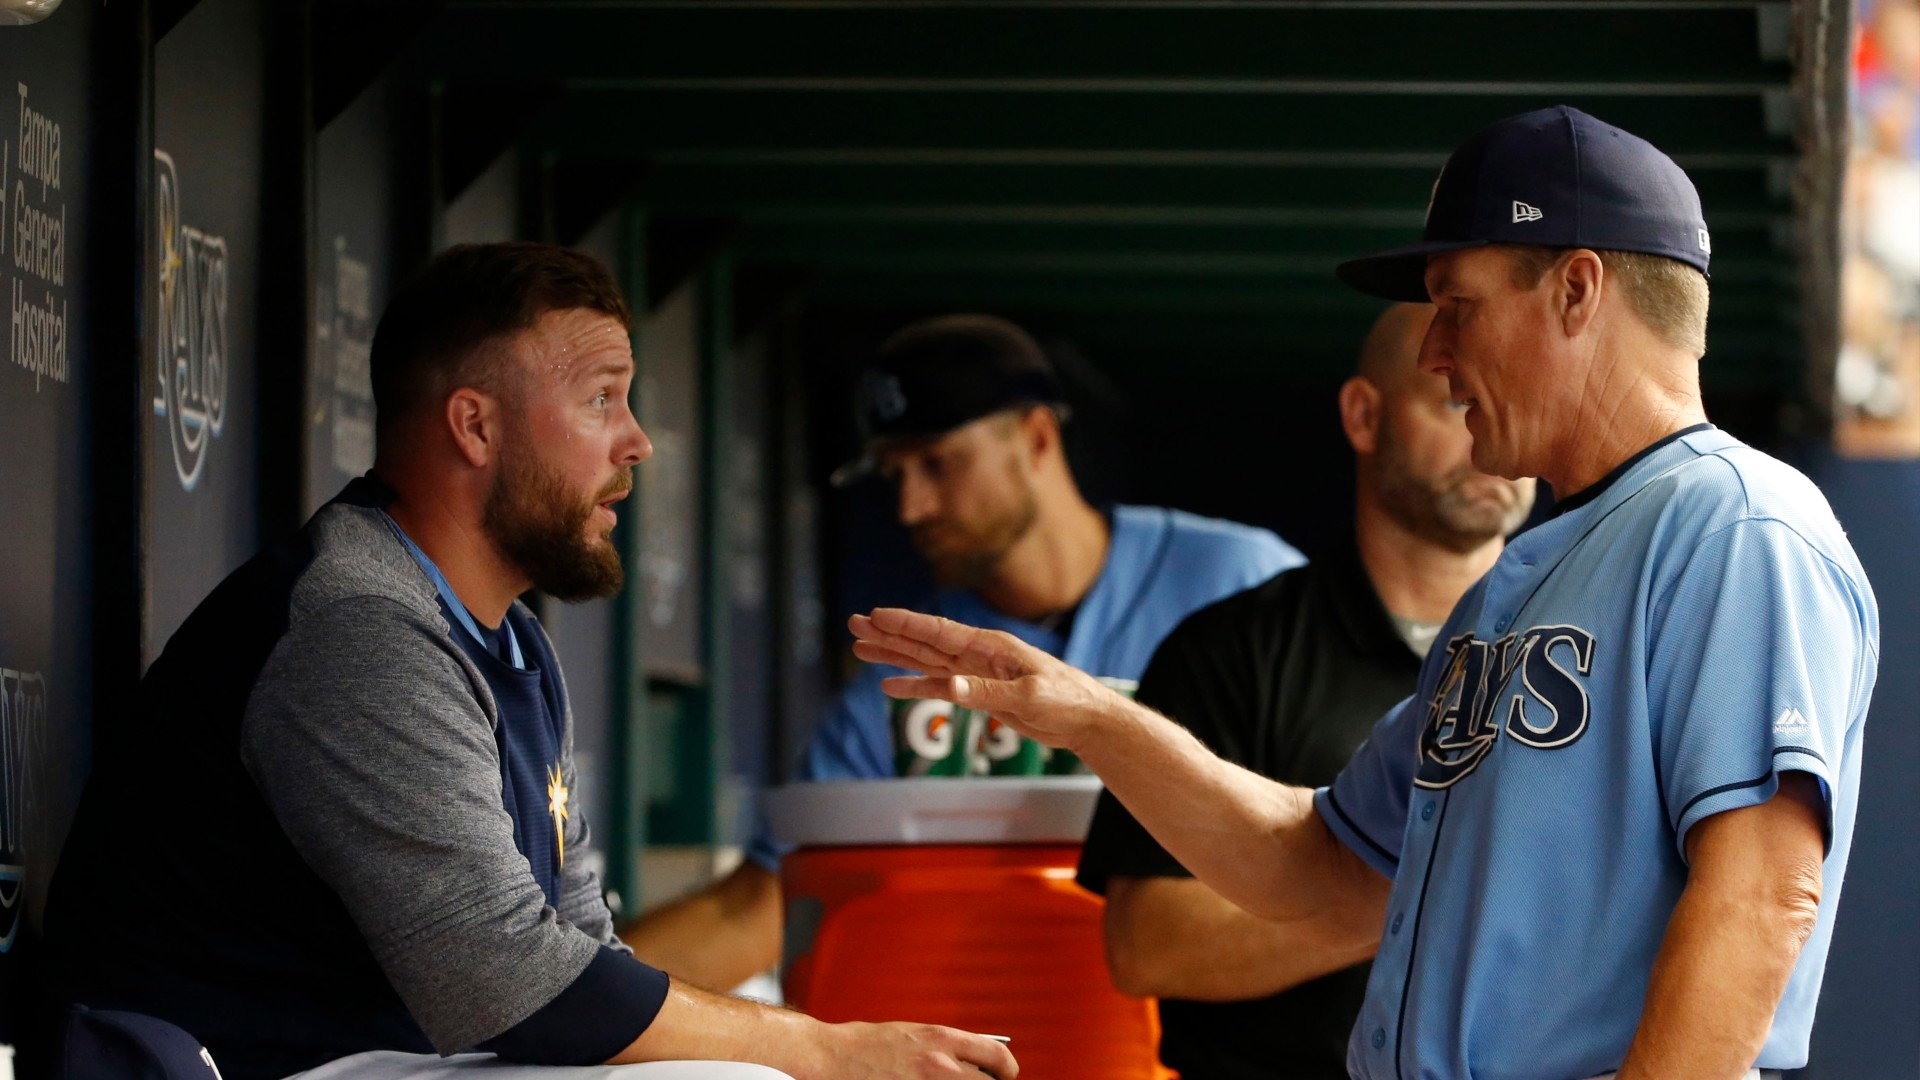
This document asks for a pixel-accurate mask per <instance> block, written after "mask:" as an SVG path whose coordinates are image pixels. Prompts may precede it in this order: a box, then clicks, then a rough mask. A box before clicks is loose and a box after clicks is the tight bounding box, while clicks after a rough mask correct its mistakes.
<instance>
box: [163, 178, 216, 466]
mask: <svg viewBox="0 0 1920 1080" xmlns="http://www.w3.org/2000/svg"><path fill="white" fill-rule="evenodd" d="M153 223H154V233H153V271H154V280H155V282H156V285H157V287H158V292H157V295H156V296H155V298H154V299H155V302H156V312H157V314H158V319H157V322H158V326H157V327H156V329H155V333H154V343H155V348H154V351H155V356H154V362H155V365H154V375H155V377H156V379H157V382H156V384H155V393H154V397H153V415H154V416H156V417H160V418H162V419H164V420H165V421H166V424H167V435H168V439H169V441H170V442H171V443H172V444H173V467H174V471H175V472H176V473H177V474H178V475H179V477H180V486H181V487H182V488H184V489H185V490H187V491H192V490H193V489H194V486H195V485H197V484H198V483H199V482H200V477H201V476H202V475H203V474H204V473H205V472H206V467H207V451H208V449H209V448H210V446H211V445H212V443H213V440H214V439H217V438H219V436H220V427H221V424H222V423H223V422H224V421H225V419H226V408H227V360H228V356H227V241H226V239H225V238H224V237H219V236H212V235H209V234H207V233H204V232H202V231H200V230H199V229H196V228H194V227H193V226H191V225H188V224H187V223H186V222H184V221H182V220H181V219H180V173H179V170H178V169H176V168H175V167H174V164H173V156H172V155H171V154H168V153H167V152H166V151H164V150H160V149H157V148H156V149H155V150H154V152H153Z"/></svg>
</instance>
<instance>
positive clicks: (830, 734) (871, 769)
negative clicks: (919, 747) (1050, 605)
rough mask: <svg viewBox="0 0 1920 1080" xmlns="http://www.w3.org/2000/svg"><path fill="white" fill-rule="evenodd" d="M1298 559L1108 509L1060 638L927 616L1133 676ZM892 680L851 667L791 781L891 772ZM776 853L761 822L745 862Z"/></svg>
mask: <svg viewBox="0 0 1920 1080" xmlns="http://www.w3.org/2000/svg"><path fill="white" fill-rule="evenodd" d="M1304 562H1306V558H1305V557H1304V556H1302V555H1301V554H1300V553H1299V552H1298V551H1295V550H1294V549H1293V548H1292V547H1289V546H1288V545H1287V544H1286V543H1285V542H1284V541H1282V540H1281V539H1280V538H1279V537H1278V536H1275V535H1274V534H1273V533H1271V532H1268V531H1267V530H1265V529H1256V528H1253V527H1252V526H1248V525H1240V524H1236V523H1234V522H1229V521H1220V520H1217V519H1214V518H1203V517H1198V516H1196V515H1193V514H1188V513H1185V512H1183V511H1179V510H1167V509H1163V508H1161V507H1155V506H1118V507H1115V508H1114V511H1113V535H1112V539H1111V541H1110V543H1109V544H1108V547H1107V560H1106V563H1105V565H1104V566H1103V567H1102V568H1101V570H1100V576H1099V577H1098V578H1096V579H1095V580H1094V583H1093V588H1091V589H1089V590H1088V591H1087V595H1086V596H1085V597H1083V598H1082V599H1081V601H1080V607H1079V609H1078V610H1077V611H1076V612H1075V614H1074V618H1073V625H1072V627H1071V632H1070V635H1069V636H1068V638H1067V639H1066V640H1064V641H1063V640H1062V639H1061V636H1060V634H1059V633H1058V632H1056V631H1053V630H1049V629H1046V628H1044V627H1040V626H1036V625H1034V624H1032V623H1029V622H1024V621H1022V620H1020V619H1015V618H1012V617H1011V616H1008V615H1004V614H1002V613H1000V612H999V611H996V610H994V609H993V608H992V607H990V606H988V605H987V603H986V601H984V600H982V599H980V597H979V596H978V595H976V594H974V593H971V592H943V593H940V594H938V596H937V597H936V599H935V601H934V604H933V605H932V610H933V612H934V613H935V614H938V615H943V616H945V617H947V618H949V619H954V620H956V621H959V622H964V623H967V624H969V625H972V626H983V627H987V628H989V629H994V630H1004V631H1006V632H1008V633H1010V634H1013V635H1014V636H1016V637H1018V638H1020V639H1021V640H1022V641H1025V642H1027V643H1028V644H1030V645H1033V646H1034V647H1035V648H1039V649H1044V650H1046V651H1047V652H1049V653H1051V654H1053V655H1054V656H1058V657H1061V658H1062V659H1064V660H1065V661H1066V662H1067V663H1069V664H1072V665H1073V666H1074V667H1077V668H1079V669H1081V670H1082V671H1085V672H1088V673H1089V674H1092V675H1101V676H1109V677H1112V678H1117V679H1138V678H1139V677H1140V673H1141V672H1143V671H1145V670H1146V667H1147V661H1148V660H1149V659H1150V658H1152V656H1153V650H1154V649H1156V648H1158V647H1159V645H1160V641H1161V639H1162V638H1164V637H1166V636H1167V634H1168V633H1170V632H1171V631H1172V630H1173V628H1174V627H1175V626H1178V625H1179V624H1180V621H1181V620H1182V619H1184V618H1186V617H1187V616H1188V615H1190V614H1192V613H1193V612H1194V611H1197V610H1198V609H1200V608H1203V607H1205V606H1206V605H1208V604H1211V603H1213V602H1214V601H1215V600H1219V599H1221V598H1223V597H1226V596H1230V595H1232V594H1234V593H1237V592H1240V591H1241V590H1243V589H1250V588H1252V587H1253V586H1255V585H1258V584H1260V583H1261V582H1263V581H1265V580H1267V579H1268V578H1270V577H1272V576H1273V575H1275V574H1278V573H1280V572H1281V571H1283V570H1290V569H1292V568H1293V567H1296V566H1299V565H1301V564H1302V563H1304ZM897 674H900V670H899V669H898V668H892V667H887V666H884V665H879V664H868V665H866V666H865V667H863V668H862V669H861V671H860V674H859V676H858V677H856V678H855V679H854V681H853V682H852V683H851V684H850V685H849V686H848V687H847V688H846V690H845V691H844V692H843V693H842V694H841V695H840V698H839V700H838V701H836V702H835V703H834V705H833V707H832V709H831V710H830V711H828V713H827V715H826V716H825V718H824V719H822V721H821V723H820V727H819V729H818V730H816V731H815V732H814V736H813V741H812V742H811V743H809V744H808V746H807V751H806V755H805V756H804V757H802V758H801V760H800V765H799V769H798V771H797V772H796V774H795V776H794V779H795V780H796V781H804V780H872V779H879V778H882V777H890V776H892V775H894V758H893V731H892V721H891V719H890V712H889V710H888V699H887V696H886V695H885V694H883V693H882V692H881V690H880V680H881V679H883V678H886V677H888V676H890V675H897ZM786 850H787V849H786V848H785V847H784V846H783V845H780V844H777V843H775V842H774V841H773V839H772V837H771V836H770V835H769V834H768V829H767V827H766V825H765V823H764V822H763V823H762V825H761V828H760V831H759V833H758V834H757V835H756V836H755V837H754V838H753V841H752V843H751V844H750V845H749V846H748V848H747V857H748V858H750V859H752V860H754V861H755V862H757V863H759V864H760V865H761V866H764V867H766V868H767V869H769V870H771V869H774V868H776V867H777V866H778V865H779V861H780V856H781V855H783V854H785V852H786Z"/></svg>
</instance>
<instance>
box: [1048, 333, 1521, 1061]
mask: <svg viewBox="0 0 1920 1080" xmlns="http://www.w3.org/2000/svg"><path fill="white" fill-rule="evenodd" d="M1432 317H1433V309H1432V307H1431V306H1429V305H1426V304H1401V305H1397V306H1395V307H1393V308H1390V309H1388V311H1387V312H1386V313H1384V314H1383V315H1382V316H1381V317H1380V319H1379V321H1378V322H1377V323H1376V324H1375V326H1374V328H1373V331H1372V333H1370V334H1369V335H1368V336H1367V340H1366V343H1365V344H1364V346H1363V347H1362V349H1361V354H1360V362H1359V370H1358V373H1357V374H1355V375H1354V377H1353V378H1351V379H1349V380H1348V381H1347V383H1346V384H1345V385H1344V386H1342V387H1341V389H1340V399H1339V402H1340V418H1341V423H1342V425H1343V426H1344V427H1345V429H1346V433H1347V439H1348V441H1349V442H1351V443H1352V444H1353V449H1354V454H1355V457H1356V459H1357V460H1356V464H1357V469H1356V472H1357V483H1356V485H1355V486H1356V492H1355V495H1356V507H1355V514H1354V532H1353V534H1352V535H1351V536H1350V537H1349V538H1348V539H1346V540H1344V541H1343V542H1342V543H1341V544H1340V545H1339V546H1338V547H1336V548H1334V549H1333V550H1330V551H1327V552H1323V553H1321V554H1320V555H1319V556H1318V557H1316V558H1315V559H1314V561H1313V562H1312V563H1311V564H1309V565H1308V566H1305V567H1302V568H1299V569H1296V570H1291V571H1288V572H1287V573H1284V574H1281V575H1279V576H1278V577H1276V578H1274V579H1273V580H1271V581H1268V582H1266V583H1265V584H1262V585H1258V586H1256V587H1254V588H1252V589H1249V590H1247V591H1246V592H1243V593H1239V594H1237V595H1234V596H1231V597H1228V598H1227V599H1225V600H1222V601H1219V602H1218V603H1215V604H1213V605H1212V606H1210V607H1207V608H1203V609H1201V610H1200V611H1198V612H1195V613H1194V614H1193V615H1191V616H1189V617H1188V618H1187V620H1186V621H1185V622H1183V623H1182V624H1181V625H1180V627H1179V628H1178V629H1176V630H1175V631H1174V632H1173V633H1172V634H1171V635H1169V636H1168V638H1167V640H1166V641H1165V642H1163V643H1162V644H1161V646H1160V648H1159V650H1158V651H1157V652H1155V653H1154V657H1153V661H1152V662H1151V663H1150V664H1149V665H1148V667H1147V671H1146V674H1145V676H1144V677H1143V678H1142V679H1141V682H1140V690H1139V700H1140V701H1141V702H1143V703H1144V704H1147V705H1149V706H1151V707H1152V708H1154V709H1157V710H1159V711H1161V712H1163V713H1165V714H1166V715H1168V716H1170V717H1172V718H1174V719H1175V720H1178V721H1180V722H1181V723H1182V724H1184V725H1186V727H1187V728H1188V729H1190V730H1191V731H1193V733H1194V734H1195V735H1197V736H1199V738H1200V739H1201V740H1202V741H1203V742H1205V743H1206V744H1207V745H1208V746H1209V747H1211V748H1212V749H1213V750H1214V751H1215V752H1216V753H1218V754H1220V756H1222V757H1224V758H1227V759H1228V760H1230V761H1234V762H1237V763H1239V764H1242V765H1245V766H1247V767H1248V768H1250V769H1253V770H1255V771H1258V772H1261V773H1264V774H1265V775H1267V776H1271V777H1274V778H1276V779H1279V780H1283V781H1286V782H1287V783H1290V784H1300V785H1305V786H1309V787H1311V786H1316V785H1320V784H1325V783H1328V782H1330V781H1331V780H1332V779H1333V778H1334V776H1335V774H1337V773H1338V772H1339V771H1340V768H1341V766H1343V765H1345V764H1346V762H1347V758H1348V757H1350V756H1351V755H1352V754H1353V751H1354V749H1355V748H1356V747H1358V746H1359V745H1360V743H1361V741H1362V740H1364V739H1365V738H1366V737H1367V733H1368V732H1369V731H1370V730H1371V728H1372V726H1373V724H1374V721H1376V720H1378V719H1379V718H1380V717H1381V716H1382V715H1384V714H1385V713H1386V712H1387V710H1388V709H1389V708H1390V707H1392V706H1393V705H1394V704H1395V703H1397V702H1398V701H1400V699H1402V698H1404V697H1406V696H1407V695H1408V694H1410V693H1412V692H1413V689H1414V682H1415V679H1416V678H1417V677H1418V675H1419V673H1420V661H1421V659H1422V658H1423V657H1424V656H1425V655H1426V651H1427V649H1428V647H1429V646H1431V645H1432V643H1433V638H1434V635H1435V633H1436V632H1437V631H1438V630H1439V628H1440V624H1441V623H1442V622H1443V621H1444V620H1445V618H1446V616H1447V613H1448V612H1449V611H1451V610H1452V609H1453V605H1454V603H1455V602H1456V601H1458V600H1459V598H1460V595H1461V594H1462V593H1464V592H1465V591H1466V589H1467V587H1468V586H1469V585H1471V584H1472V583H1473V582H1474V581H1475V580H1476V579H1477V578H1479V577H1480V575H1481V574H1483V573H1485V572H1486V570H1487V568H1488V567H1489V566H1491V565H1492V564H1493V561H1494V559H1495V557H1496V556H1497V555H1498V554H1499V552H1500V548H1501V544H1502V542H1503V539H1504V537H1505V536H1506V534H1507V533H1509V532H1511V531H1512V530H1513V529H1514V528H1515V527H1517V526H1518V525H1519V523H1520V522H1521V521H1523V520H1524V519H1525V518H1526V516H1527V513H1528V511H1529V510H1530V509H1531V508H1532V505H1533V481H1531V480H1521V481H1508V480H1502V479H1499V478H1497V477H1492V476H1488V475H1486V474H1484V473H1481V472H1479V471H1477V470H1475V469H1474V468H1473V465H1472V462H1471V461H1470V460H1469V453H1470V451H1471V448H1472V440H1471V438H1470V436H1469V435H1468V434H1467V429H1466V425H1465V423H1463V422H1462V418H1461V410H1460V409H1458V408H1456V407H1455V406H1454V405H1453V404H1452V403H1451V402H1450V401H1449V400H1448V397H1447V384H1446V380H1444V379H1441V378H1438V377H1436V376H1432V375H1427V374H1423V373H1421V372H1420V371H1419V370H1418V369H1417V368H1416V366H1415V360H1416V358H1417V356H1418V354H1419V351H1420V342H1421V339H1422V337H1424V335H1425V334H1426V329H1427V324H1428V322H1429V321H1431V319H1432ZM1079 880H1080V883H1081V884H1082V885H1084V886H1086V887H1087V888H1089V889H1092V890H1093V891H1095V892H1100V893H1104V894H1106V896H1107V910H1106V923H1105V927H1106V941H1107V958H1108V963H1109V966H1110V967H1111V968H1112V971H1113V978H1114V984H1115V985H1116V986H1118V987H1119V988H1120V989H1121V990H1123V991H1125V992H1127V993H1130V994H1138V995H1141V996H1148V995H1157V996H1159V997H1160V998H1162V1001H1161V1003H1160V1016H1161V1023H1162V1027H1163V1034H1162V1038H1161V1045H1160V1056H1161V1060H1162V1061H1164V1062H1165V1063H1166V1064H1167V1065H1168V1066H1169V1067H1171V1068H1174V1069H1177V1070H1178V1071H1179V1072H1180V1074H1181V1075H1182V1077H1184V1078H1185V1080H1255V1078H1261V1080H1274V1078H1314V1080H1319V1078H1322V1077H1325V1078H1327V1080H1337V1078H1344V1077H1346V1075H1347V1067H1346V1053H1347V1036H1348V1033H1349V1032H1350V1031H1351V1030H1352V1027H1353V1018H1354V1015H1355V1014H1356V1013H1357V1012H1358V1011H1359V1009H1360V1005H1361V1001H1362V999H1363V998H1364V997H1365V995H1366V983H1367V964H1366V963H1365V961H1366V960H1367V958H1368V957H1369V956H1371V955H1372V948H1371V947H1368V948H1366V949H1362V950H1346V951H1341V950H1338V949H1329V948H1326V947H1323V946H1321V945H1318V944H1317V943H1315V942H1314V941H1312V940H1311V939H1308V938H1303V937H1302V936H1300V935H1298V934H1296V933H1293V932H1291V931H1290V928H1289V926H1288V925H1287V924H1284V923H1274V922H1269V921H1267V920H1264V919H1261V918H1258V917H1256V916H1253V915H1249V914H1247V913H1246V912H1245V911H1242V910H1241V909H1240V908H1238V907H1236V906H1234V905H1233V904H1232V903H1231V902H1229V901H1227V900H1225V899H1223V898H1222V897H1220V896H1219V895H1218V894H1217V893H1214V892H1213V891H1212V890H1211V889H1209V888H1207V887H1206V886H1205V885H1203V884H1201V883H1200V882H1198V881H1195V880H1194V879H1193V878H1192V876H1191V875H1189V874H1188V872H1187V871H1186V869H1185V868H1183V867H1182V866H1181V865H1180V864H1179V862H1177V861H1176V860H1175V859H1174V858H1173V857H1172V856H1171V855H1169V854H1167V852H1166V850H1165V849H1163V848H1162V847H1161V846H1160V845H1159V844H1158V843H1156V842H1155V841H1154V839H1153V838H1152V837H1151V836H1149V835H1148V834H1147V832H1146V830H1145V829H1143V828H1141V827H1140V824H1139V823H1138V822H1137V821H1135V820H1134V818H1133V816H1132V815H1131V814H1129V813H1128V812H1127V810H1126V809H1125V807H1123V806H1121V805H1120V803H1119V802H1118V801H1116V800H1114V799H1113V798H1112V797H1111V796H1109V795H1103V796H1102V797H1101V800H1100V805H1099V808H1098V809H1097V811H1096V812H1095V814H1094V820H1093V826H1092V829H1091V831H1090V833H1089V834H1088V837H1087V844H1086V849H1085V851H1084V853H1083V854H1082V856H1081V861H1080V875H1079Z"/></svg>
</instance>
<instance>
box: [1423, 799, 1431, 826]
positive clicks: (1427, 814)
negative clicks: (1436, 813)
mask: <svg viewBox="0 0 1920 1080" xmlns="http://www.w3.org/2000/svg"><path fill="white" fill-rule="evenodd" d="M1420 820H1421V821H1431V820H1433V800H1432V799H1428V800H1427V805H1425V806H1423V807H1421V808H1420Z"/></svg>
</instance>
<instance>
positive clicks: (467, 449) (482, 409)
mask: <svg viewBox="0 0 1920 1080" xmlns="http://www.w3.org/2000/svg"><path fill="white" fill-rule="evenodd" d="M444 418H445V420H446V424H447V432H448V434H450V435H452V436H453V445H454V446H455V447H456V448H457V449H458V450H459V452H460V456H461V457H463V458H465V459H466V460H467V464H469V465H471V466H473V467H474V468H476V469H484V468H486V467H487V464H488V463H489V462H491V461H492V460H493V452H494V450H496V449H497V448H498V444H497V440H498V438H499V431H500V405H499V402H497V401H495V400H494V399H493V398H492V397H491V396H489V395H487V394H485V393H482V392H481V391H479V390H475V389H474V388H473V387H471V386H463V387H461V388H460V389H458V390H455V391H454V392H453V393H451V394H448V395H447V405H446V410H445V417H444Z"/></svg>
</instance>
